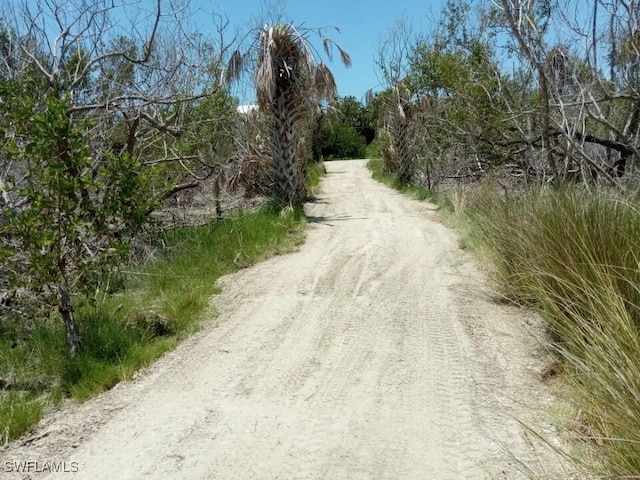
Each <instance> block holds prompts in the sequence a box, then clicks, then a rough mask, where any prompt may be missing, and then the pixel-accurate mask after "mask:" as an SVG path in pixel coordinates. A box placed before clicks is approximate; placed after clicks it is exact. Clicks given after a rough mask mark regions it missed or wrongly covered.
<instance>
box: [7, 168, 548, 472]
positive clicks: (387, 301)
mask: <svg viewBox="0 0 640 480" xmlns="http://www.w3.org/2000/svg"><path fill="white" fill-rule="evenodd" d="M327 169H328V175H327V177H326V178H325V180H324V185H323V191H322V193H321V194H320V195H319V197H318V201H317V202H316V203H313V204H310V205H308V214H309V215H310V218H311V226H310V229H309V234H308V239H307V242H306V244H305V245H304V246H303V247H302V248H301V249H300V251H299V252H296V253H293V254H290V255H285V256H281V257H276V258H273V259H271V260H268V261H266V262H264V263H261V264H259V265H257V266H255V267H254V268H251V269H248V270H245V271H242V272H240V273H237V274H234V275H232V276H230V277H227V278H225V279H224V281H223V282H222V283H223V289H224V290H223V294H221V295H219V296H217V297H215V298H214V299H213V300H212V302H213V303H214V304H215V306H216V308H218V309H219V310H220V311H221V312H222V314H221V316H220V317H219V318H218V319H217V320H216V321H214V322H212V324H211V325H210V326H208V327H206V328H205V329H204V330H203V331H202V332H200V333H199V334H197V335H196V336H194V337H192V338H191V339H189V340H187V341H186V342H185V343H184V344H182V345H181V346H180V347H179V348H178V349H177V350H176V351H175V352H172V353H171V354H169V355H167V356H165V357H164V358H163V359H161V360H160V361H159V362H157V363H156V364H155V365H154V366H153V367H152V368H150V369H149V370H148V371H147V372H145V373H144V374H143V375H140V376H139V377H138V378H137V379H136V380H134V381H133V382H130V383H127V384H122V385H119V386H117V387H116V388H115V389H113V390H112V391H110V392H107V393H106V394H104V395H102V396H100V397H99V398H97V399H95V400H93V401H90V402H88V403H86V404H84V405H82V406H79V407H73V408H67V409H66V410H64V411H62V412H60V413H59V414H57V415H56V416H54V417H53V418H52V419H51V420H50V421H49V422H48V423H47V424H45V425H43V426H42V428H41V429H40V431H39V432H37V433H36V436H35V438H34V439H33V440H32V441H31V442H30V444H29V445H27V446H23V447H18V446H15V447H12V448H10V449H9V450H6V451H4V452H0V460H1V461H2V464H4V463H5V462H6V461H27V460H31V461H35V460H39V461H44V460H47V461H66V462H67V464H66V466H67V467H68V468H71V467H72V466H75V468H77V470H78V473H76V474H74V475H70V474H65V475H60V476H61V477H62V478H83V479H85V478H86V479H141V478H149V479H155V478H170V479H189V480H198V479H225V480H229V479H238V480H249V479H326V480H333V479H390V480H391V479H393V480H401V479H402V480H403V479H435V480H442V479H456V480H458V479H484V478H509V479H510V478H525V475H524V473H523V468H524V467H523V465H521V464H520V462H523V463H524V464H525V465H526V466H527V467H528V468H531V469H533V470H534V471H540V469H542V468H547V469H548V467H547V464H548V461H549V459H548V458H545V457H544V456H541V454H540V453H538V452H537V451H536V450H535V449H532V446H533V444H532V443H531V440H530V436H529V435H527V434H526V432H525V429H524V428H523V427H522V426H521V425H520V423H519V421H523V422H525V423H527V424H531V425H532V426H535V427H536V428H539V429H543V430H545V429H547V426H546V425H545V423H544V421H543V420H542V419H540V418H538V417H537V416H536V414H535V413H533V412H532V411H531V409H530V408H528V407H529V406H533V407H539V406H540V405H542V404H543V403H545V402H547V401H548V400H549V399H548V396H547V394H546V393H545V392H544V387H543V386H542V385H540V384H538V383H537V380H536V378H535V375H534V374H533V373H532V372H533V371H535V370H536V369H538V368H539V367H540V365H539V364H540V360H539V359H538V358H537V357H536V354H535V346H534V342H533V340H531V339H530V338H529V337H528V336H527V335H526V334H525V333H524V332H523V329H522V328H521V325H523V324H525V323H526V319H523V318H522V312H518V311H517V310H515V309H512V308H509V307H504V306H500V305H498V304H497V303H496V302H494V301H492V297H491V292H490V290H489V289H488V287H487V286H486V285H487V280H486V278H485V277H484V276H483V275H482V274H481V273H479V271H478V269H477V267H476V266H475V264H474V261H473V260H472V259H471V258H470V256H469V255H468V254H466V253H464V252H462V251H460V250H459V248H458V243H457V239H456V237H455V235H454V234H453V233H451V232H450V231H449V230H447V229H446V228H445V227H443V226H442V225H441V224H440V223H438V222H437V221H435V220H434V215H435V213H434V211H433V210H434V207H433V206H432V205H430V204H428V203H423V202H416V201H412V200H410V199H407V198H404V197H402V196H401V195H399V194H397V193H395V192H393V191H391V190H389V189H387V188H386V187H384V186H382V185H380V184H377V183H376V182H374V181H373V180H371V179H370V178H369V173H368V172H367V170H366V169H365V168H364V162H363V161H351V162H330V163H328V164H327ZM529 320H531V319H529ZM74 425H79V426H74ZM39 437H40V438H39ZM71 462H77V463H75V464H73V465H72V464H71ZM3 475H5V476H7V477H8V478H21V477H20V476H14V477H11V476H10V475H7V473H6V472H5V473H4V474H3V473H0V477H2V478H4V477H3ZM41 477H42V475H36V474H32V478H41Z"/></svg>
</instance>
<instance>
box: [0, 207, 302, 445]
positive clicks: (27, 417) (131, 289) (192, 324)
mask: <svg viewBox="0 0 640 480" xmlns="http://www.w3.org/2000/svg"><path fill="white" fill-rule="evenodd" d="M303 227H304V213H303V212H302V211H301V210H299V211H287V212H283V213H280V212H278V211H275V210H274V209H270V208H264V209H262V210H260V211H258V212H256V213H244V212H239V213H236V214H235V215H233V216H230V217H229V218H227V219H225V220H224V221H222V222H212V223H210V224H207V225H203V226H198V227H188V228H180V229H176V230H172V231H169V232H167V233H166V234H165V235H164V237H163V238H162V243H163V245H164V246H163V248H162V249H161V250H160V254H159V256H158V258H156V259H155V260H154V261H151V262H148V263H147V264H145V265H141V266H139V267H138V268H136V267H128V268H127V269H123V270H126V272H127V273H126V274H121V275H120V277H121V282H122V285H121V291H120V292H117V293H111V294H104V293H102V292H98V293H97V294H96V298H95V299H84V300H83V299H75V301H76V304H77V306H76V317H77V321H78V325H79V329H80V333H81V336H82V349H81V351H80V353H79V354H78V355H77V356H76V357H75V358H70V357H69V356H68V355H67V352H66V345H65V340H64V332H63V328H62V322H61V321H60V320H59V319H58V318H56V317H52V318H48V319H41V320H40V321H38V322H37V323H36V324H35V325H23V324H22V322H20V321H18V320H12V321H9V320H7V321H4V320H3V322H1V323H0V378H6V379H9V380H10V381H11V382H12V383H13V387H12V389H11V390H4V391H3V390H0V394H1V396H0V425H1V426H2V427H1V429H0V436H1V437H0V441H2V440H4V441H8V440H11V439H15V438H17V437H19V436H20V435H22V434H24V433H25V432H28V431H29V430H30V429H31V428H32V427H33V426H34V425H35V424H36V423H37V422H38V421H39V419H40V417H41V415H42V414H43V413H44V412H45V411H46V409H47V408H49V407H50V406H52V405H55V404H56V403H57V402H58V401H59V400H60V399H62V398H65V397H68V396H71V397H73V398H75V399H77V400H79V401H83V400H86V399H88V398H90V397H92V396H94V395H96V394H97V393H100V392H102V391H104V390H107V389H109V388H111V387H113V386H114V385H115V384H116V383H118V382H120V381H122V380H126V379H129V378H131V376H132V375H133V373H134V372H135V371H137V370H138V369H139V368H141V367H144V366H146V365H149V364H150V363H151V362H153V361H154V360H155V359H157V358H158V357H159V356H161V355H162V354H163V353H165V352H166V351H168V350H171V349H173V348H175V346H176V345H177V344H178V342H179V341H180V340H181V339H183V338H184V337H186V336H187V335H189V334H191V333H193V332H195V331H196V330H197V329H198V328H199V327H200V325H201V323H202V321H203V320H204V319H205V318H211V317H212V316H213V312H207V306H208V298H209V296H211V295H212V294H214V293H216V291H217V290H216V286H215V282H216V280H217V279H218V278H219V277H220V276H222V275H225V274H228V273H231V272H234V271H237V270H238V269H240V268H243V267H246V266H249V265H251V264H253V263H256V262H258V261H260V260H262V259H264V258H266V257H268V256H271V255H276V254H279V253H284V252H288V251H291V250H292V249H293V248H295V246H296V245H299V244H300V243H301V242H302V241H303ZM205 313H208V314H207V315H205ZM34 385H35V386H37V387H38V388H37V389H36V390H38V391H31V390H33V388H32V387H33V386H34ZM43 385H44V387H43V388H40V386H43Z"/></svg>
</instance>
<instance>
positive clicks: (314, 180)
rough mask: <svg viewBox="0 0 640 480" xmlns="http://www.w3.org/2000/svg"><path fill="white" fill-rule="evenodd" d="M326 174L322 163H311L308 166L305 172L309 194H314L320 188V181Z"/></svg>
mask: <svg viewBox="0 0 640 480" xmlns="http://www.w3.org/2000/svg"><path fill="white" fill-rule="evenodd" d="M326 173H327V169H326V167H325V166H324V163H323V162H313V163H311V164H310V165H309V170H308V172H307V177H308V183H309V186H310V187H311V193H313V194H315V192H317V190H318V187H319V186H320V179H321V178H322V177H323V176H324V175H325V174H326Z"/></svg>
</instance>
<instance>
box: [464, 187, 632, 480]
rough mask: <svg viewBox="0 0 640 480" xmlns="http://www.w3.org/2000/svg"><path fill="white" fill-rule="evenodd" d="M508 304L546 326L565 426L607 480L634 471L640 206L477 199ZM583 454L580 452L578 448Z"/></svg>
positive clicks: (627, 199) (582, 197)
mask: <svg viewBox="0 0 640 480" xmlns="http://www.w3.org/2000/svg"><path fill="white" fill-rule="evenodd" d="M465 215H466V222H467V223H469V224H470V225H471V227H470V229H471V230H472V231H473V232H474V234H475V235H476V238H478V239H480V241H481V243H482V244H483V245H484V247H486V251H487V252H489V254H490V255H491V257H492V259H493V263H494V264H495V266H496V272H497V274H498V279H499V281H500V284H501V286H502V290H503V292H504V294H505V296H507V297H508V298H510V299H511V300H512V301H514V302H517V303H519V304H524V305H532V306H534V307H536V308H538V309H539V310H540V312H541V313H542V315H543V317H544V319H545V320H546V327H547V330H548V334H549V339H550V344H551V349H552V350H553V352H554V353H555V354H556V355H557V357H558V358H559V361H560V363H561V369H562V371H563V379H564V381H565V382H566V384H568V386H569V392H570V393H569V395H567V400H568V402H569V403H570V404H571V405H572V407H573V408H571V409H570V410H571V411H572V415H573V418H572V419H571V422H569V423H568V424H570V425H571V427H572V432H571V433H572V434H573V435H575V436H576V437H577V438H579V439H580V440H581V441H582V444H583V446H584V447H585V448H586V450H587V451H589V455H581V456H579V457H575V460H576V461H578V462H580V463H582V464H584V466H586V467H587V468H588V470H589V471H590V472H592V473H593V474H596V475H602V476H604V477H606V478H635V477H634V476H637V475H638V473H639V472H640V408H638V407H639V405H640V356H639V355H638V352H639V351H640V204H639V203H638V200H637V198H635V197H633V196H623V195H621V194H619V193H615V192H611V191H607V190H600V191H595V192H587V191H585V190H583V189H579V188H567V189H560V190H552V191H549V190H544V191H538V192H533V193H529V194H526V195H523V196H521V197H519V198H517V199H513V200H511V201H509V202H505V201H504V200H503V199H502V198H500V197H499V196H497V195H496V196H494V197H492V198H491V197H488V196H485V197H482V198H481V201H479V202H475V203H474V204H473V205H470V206H469V207H468V209H467V211H466V212H465ZM583 452H584V450H583Z"/></svg>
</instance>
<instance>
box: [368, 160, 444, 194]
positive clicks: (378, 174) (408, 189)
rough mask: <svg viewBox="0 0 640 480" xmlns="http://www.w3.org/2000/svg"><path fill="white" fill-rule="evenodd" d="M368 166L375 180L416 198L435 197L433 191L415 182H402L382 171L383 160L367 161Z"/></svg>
mask: <svg viewBox="0 0 640 480" xmlns="http://www.w3.org/2000/svg"><path fill="white" fill-rule="evenodd" d="M367 168H368V169H369V170H370V171H371V176H372V177H373V179H374V180H376V181H378V182H380V183H383V184H385V185H386V186H388V187H390V188H393V189H394V190H397V191H399V192H400V193H402V194H404V195H406V196H408V197H410V198H413V199H415V200H427V199H433V198H435V196H434V194H433V192H432V191H431V190H429V189H427V188H424V187H421V186H419V185H414V184H406V183H402V182H401V181H400V180H399V179H398V178H397V177H395V176H393V175H387V174H385V173H383V171H382V160H380V159H373V160H369V161H368V162H367Z"/></svg>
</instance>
